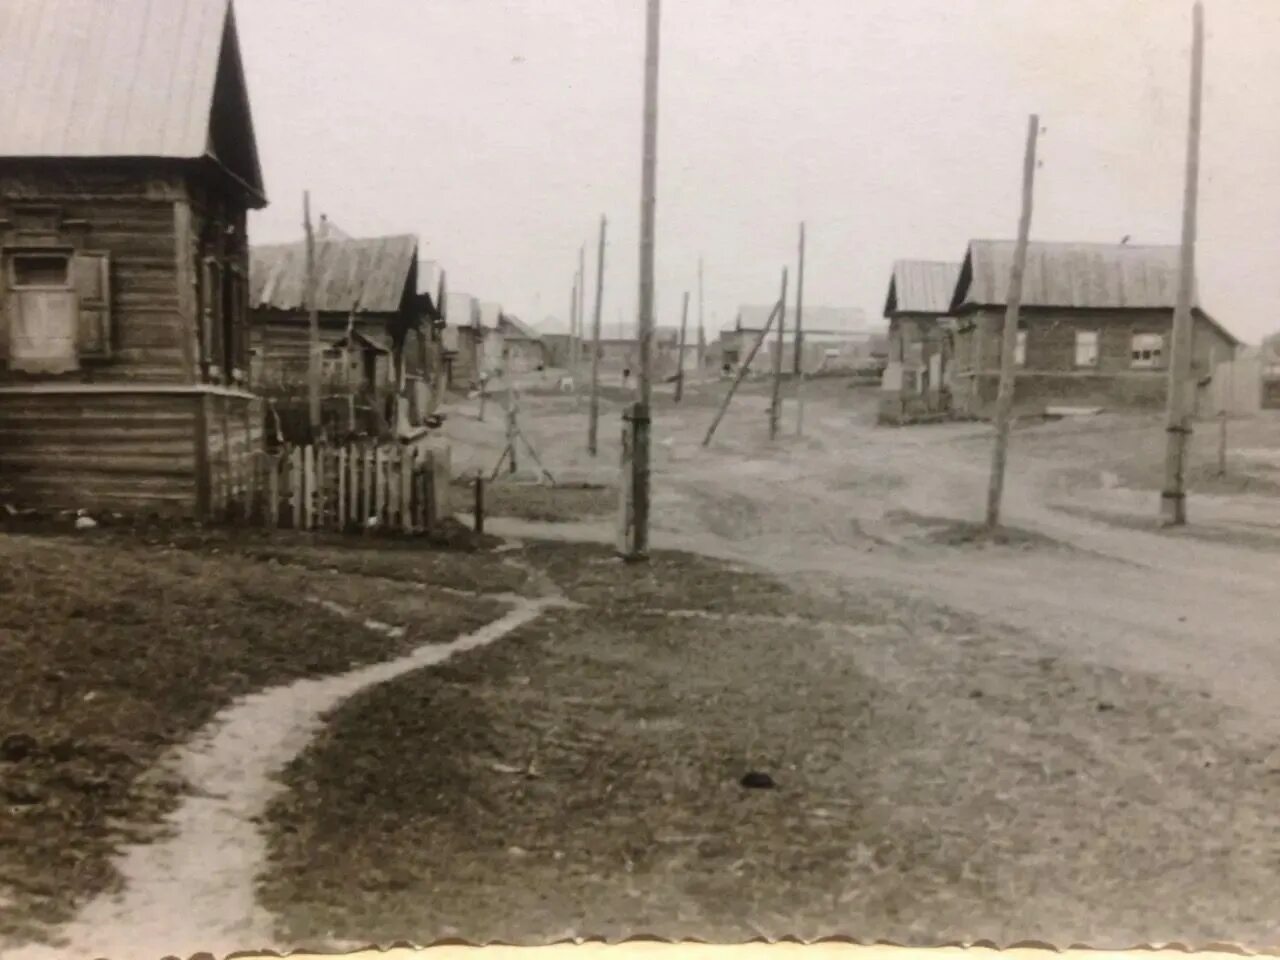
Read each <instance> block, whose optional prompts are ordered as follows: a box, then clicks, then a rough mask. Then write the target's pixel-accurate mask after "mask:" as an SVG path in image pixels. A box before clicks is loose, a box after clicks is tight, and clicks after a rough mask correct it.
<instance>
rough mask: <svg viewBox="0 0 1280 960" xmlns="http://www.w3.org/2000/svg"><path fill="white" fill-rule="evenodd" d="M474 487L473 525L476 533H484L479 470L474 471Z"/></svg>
mask: <svg viewBox="0 0 1280 960" xmlns="http://www.w3.org/2000/svg"><path fill="white" fill-rule="evenodd" d="M475 487H476V489H475V495H476V506H475V524H474V526H475V530H476V533H477V534H483V533H484V477H483V476H482V475H481V473H480V471H479V470H477V471H476V482H475Z"/></svg>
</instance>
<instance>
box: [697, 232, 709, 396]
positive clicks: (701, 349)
mask: <svg viewBox="0 0 1280 960" xmlns="http://www.w3.org/2000/svg"><path fill="white" fill-rule="evenodd" d="M702 308H703V300H702V258H701V257H699V258H698V376H699V377H702V376H704V375H705V374H706V372H707V332H706V327H704V326H703V323H702V319H703V314H702Z"/></svg>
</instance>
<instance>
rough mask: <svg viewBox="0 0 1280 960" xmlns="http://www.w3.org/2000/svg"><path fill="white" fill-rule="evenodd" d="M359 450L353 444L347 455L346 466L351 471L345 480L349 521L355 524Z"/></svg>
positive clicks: (358, 510)
mask: <svg viewBox="0 0 1280 960" xmlns="http://www.w3.org/2000/svg"><path fill="white" fill-rule="evenodd" d="M360 450H361V448H360V447H358V446H354V445H353V446H352V447H351V452H350V454H349V455H348V466H349V469H350V472H351V477H350V479H349V480H348V481H347V494H348V496H350V498H351V509H350V512H349V516H350V522H351V523H355V524H357V525H358V524H359V522H360Z"/></svg>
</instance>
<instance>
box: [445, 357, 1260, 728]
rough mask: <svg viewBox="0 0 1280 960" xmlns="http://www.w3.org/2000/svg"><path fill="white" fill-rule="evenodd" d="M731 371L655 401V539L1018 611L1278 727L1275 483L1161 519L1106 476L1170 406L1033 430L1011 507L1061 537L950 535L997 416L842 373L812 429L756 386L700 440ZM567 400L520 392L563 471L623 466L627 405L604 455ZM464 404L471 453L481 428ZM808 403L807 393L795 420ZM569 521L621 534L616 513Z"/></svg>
mask: <svg viewBox="0 0 1280 960" xmlns="http://www.w3.org/2000/svg"><path fill="white" fill-rule="evenodd" d="M719 389H720V388H719V387H718V386H716V387H711V388H709V389H707V390H706V391H705V393H704V395H703V396H702V397H701V398H695V400H694V402H692V403H689V404H686V405H684V406H683V407H680V408H677V407H674V406H673V405H672V404H670V403H665V404H664V403H660V404H659V405H658V408H657V410H656V412H655V426H654V435H655V437H656V438H658V442H657V443H656V445H655V451H654V453H655V457H654V473H655V510H654V521H653V522H654V542H655V544H656V545H667V546H673V547H680V548H684V549H691V550H694V551H697V552H701V553H705V554H708V555H713V556H719V557H725V558H731V559H735V560H741V561H747V562H750V563H752V564H755V565H758V566H762V567H764V568H767V569H769V570H770V571H772V572H775V573H778V574H781V575H784V576H786V577H789V578H803V579H804V580H805V581H806V583H807V584H808V585H809V586H810V587H811V588H820V587H823V586H825V587H827V588H842V589H853V590H867V589H875V588H876V587H877V586H880V587H885V588H891V589H893V590H894V591H902V592H907V593H909V594H911V595H912V596H915V597H918V598H920V599H923V600H928V601H932V602H935V603H937V604H939V605H941V606H945V607H948V608H952V609H957V610H962V611H965V612H967V613H970V614H973V615H975V616H977V617H980V618H982V619H984V620H986V621H994V622H999V623H1002V624H1005V625H1008V626H1012V627H1016V628H1018V629H1020V630H1022V631H1024V632H1026V633H1027V634H1028V635H1029V636H1030V637H1032V638H1034V640H1035V641H1036V642H1038V643H1040V644H1043V645H1044V646H1045V647H1046V649H1051V650H1053V651H1054V652H1056V653H1058V654H1060V655H1065V656H1069V657H1072V658H1076V659H1081V660H1088V661H1092V662H1096V663H1099V664H1104V665H1108V666H1115V667H1118V668H1120V669H1124V670H1136V671H1141V672H1143V673H1150V674H1155V675H1159V676H1162V677H1166V678H1171V679H1173V680H1174V681H1175V682H1177V683H1179V684H1181V685H1184V686H1185V687H1186V688H1187V689H1188V691H1189V692H1190V691H1196V692H1198V691H1200V690H1207V691H1209V692H1210V693H1211V694H1212V696H1213V697H1214V698H1215V699H1217V700H1220V701H1221V702H1223V703H1224V704H1228V705H1230V706H1231V707H1233V708H1235V709H1236V710H1237V711H1239V716H1238V718H1239V719H1240V720H1241V721H1242V722H1243V723H1244V725H1245V726H1246V727H1250V728H1252V727H1258V726H1265V727H1267V728H1268V729H1270V730H1273V731H1274V730H1280V591H1277V589H1276V582H1277V574H1280V509H1278V508H1280V499H1277V498H1276V497H1275V496H1272V495H1269V493H1270V491H1268V493H1267V494H1257V495H1249V494H1240V495H1233V496H1228V497H1223V496H1208V497H1196V498H1193V500H1192V502H1191V507H1190V509H1191V515H1192V520H1193V528H1192V529H1191V530H1190V531H1188V533H1186V534H1181V535H1180V534H1170V533H1167V532H1162V531H1160V530H1158V529H1157V528H1156V527H1155V523H1154V518H1155V514H1156V507H1157V494H1156V492H1155V491H1154V490H1147V491H1141V490H1134V489H1127V488H1124V487H1122V486H1118V485H1116V483H1115V482H1114V478H1113V477H1111V476H1109V474H1110V473H1111V471H1112V470H1113V469H1114V468H1115V466H1116V461H1117V459H1121V458H1123V457H1124V455H1126V454H1128V453H1131V452H1132V451H1133V450H1134V449H1136V448H1138V447H1140V446H1142V445H1143V444H1146V445H1147V446H1151V444H1152V443H1153V439H1152V438H1153V436H1154V438H1155V441H1154V442H1155V443H1157V444H1158V441H1159V437H1160V425H1159V422H1158V419H1156V418H1153V417H1136V418H1135V417H1130V418H1125V417H1118V416H1112V417H1100V418H1091V419H1089V420H1084V421H1078V422H1071V421H1059V422H1055V423H1043V424H1038V425H1034V426H1029V427H1025V428H1023V429H1019V430H1018V431H1017V432H1016V435H1015V437H1014V439H1013V442H1012V448H1011V454H1010V465H1009V475H1008V480H1007V485H1006V498H1005V508H1004V519H1005V522H1006V523H1007V524H1009V525H1010V526H1012V527H1015V528H1018V529H1020V530H1024V531H1029V532H1033V533H1035V534H1037V535H1040V536H1042V537H1045V538H1048V539H1049V540H1052V541H1053V542H1054V544H1056V546H1057V548H1056V549H1048V548H1046V549H1007V548H998V547H991V546H989V545H982V546H980V545H976V544H969V545H964V544H961V545H947V543H946V542H945V540H946V534H947V533H951V534H955V533H956V532H957V531H956V528H955V527H954V526H952V527H951V528H950V529H949V530H948V528H947V522H948V521H950V522H953V523H954V522H964V521H968V520H976V519H978V518H980V517H981V515H982V511H983V508H984V504H985V489H986V483H987V476H988V457H989V449H990V447H989V440H988V438H989V430H990V428H989V427H988V426H986V425H982V424H948V425H938V426H921V427H915V428H908V429H898V430H895V429H885V428H877V427H876V426H875V424H874V407H873V404H874V396H873V393H872V392H869V391H853V390H847V389H844V387H843V385H842V384H838V383H835V382H829V383H826V384H819V385H810V388H809V390H808V392H807V394H806V396H807V399H806V414H805V422H806V434H805V436H804V437H803V438H797V437H795V436H794V431H792V434H793V435H791V436H787V437H784V438H783V439H782V440H781V441H780V442H778V443H776V444H772V445H771V444H769V443H768V441H767V437H766V432H765V423H766V419H765V414H766V409H767V403H768V400H767V398H766V397H765V396H764V395H763V388H760V387H757V388H756V389H755V390H754V391H752V392H746V391H744V394H743V395H740V397H739V398H737V399H735V401H734V406H733V407H732V408H731V412H730V414H729V416H728V417H727V418H726V419H725V421H724V423H723V424H722V426H721V428H720V430H719V432H718V433H717V435H716V437H715V438H714V439H713V442H712V445H711V447H710V448H709V449H704V448H703V447H702V446H701V439H702V435H703V433H704V431H705V429H706V425H707V423H709V422H710V419H711V416H712V403H713V402H714V399H715V398H717V397H718V395H719ZM573 403H574V402H573V401H572V400H566V399H561V398H556V399H542V398H535V399H533V400H526V401H525V407H526V415H525V417H524V420H523V423H524V429H525V430H526V432H527V433H528V434H529V435H530V437H531V439H533V441H534V443H535V445H537V446H538V448H539V451H540V455H541V456H542V458H543V459H544V460H545V461H547V462H548V463H549V464H555V465H556V469H557V470H558V471H559V472H561V473H563V474H566V475H568V476H571V477H573V478H585V479H590V478H600V477H603V476H609V475H611V473H612V472H614V471H616V467H615V465H616V463H617V456H618V453H617V445H618V440H617V437H618V434H619V431H620V423H619V420H618V414H617V408H616V405H615V408H614V410H613V411H611V414H610V416H609V417H608V418H606V422H605V425H604V427H603V429H602V431H601V435H602V437H603V438H604V439H605V441H606V442H607V444H608V446H607V447H606V448H605V449H604V450H602V451H601V455H600V457H599V458H598V460H597V461H596V462H592V461H591V460H590V458H587V457H586V456H585V454H584V453H583V451H582V446H583V444H582V440H581V436H580V435H581V434H583V433H584V432H585V427H584V426H583V424H584V423H585V413H584V410H585V407H583V406H580V407H579V408H578V409H576V410H575V409H574V407H573ZM459 413H460V414H461V419H459V421H458V422H457V423H456V424H455V426H454V429H455V431H456V433H455V436H456V437H457V438H458V439H459V440H462V441H464V442H463V444H462V446H461V449H460V450H459V453H460V454H461V459H462V461H463V462H464V463H465V462H466V458H467V456H468V455H469V451H470V452H471V453H474V452H475V451H476V450H477V449H478V448H477V447H476V446H475V445H474V443H473V441H474V438H475V437H476V436H477V433H476V430H475V427H476V425H475V424H472V423H467V422H465V412H462V411H460V412H459ZM794 415H795V405H794V403H793V404H791V405H790V408H789V409H788V410H787V412H786V422H787V424H788V426H791V425H793V424H794ZM494 429H495V430H496V429H497V428H496V427H495V428H494ZM1251 429H1252V431H1253V436H1252V437H1251V439H1258V438H1261V442H1268V441H1269V443H1270V448H1269V451H1268V450H1259V451H1257V459H1256V462H1255V463H1254V464H1253V466H1254V467H1259V464H1260V465H1261V466H1260V469H1261V470H1263V471H1264V472H1265V471H1266V470H1267V469H1270V470H1271V474H1272V476H1273V479H1280V474H1276V471H1275V468H1274V462H1275V461H1274V460H1273V459H1272V460H1268V459H1267V457H1268V453H1270V454H1274V452H1275V450H1276V448H1278V447H1280V423H1277V422H1274V420H1273V421H1263V422H1261V423H1259V424H1255V425H1254V426H1253V427H1252V428H1251ZM1209 430H1212V428H1211V427H1210V428H1209ZM1206 441H1208V442H1210V443H1211V438H1206ZM494 449H496V447H495V448H494ZM1200 456H1201V458H1202V459H1203V457H1204V454H1203V453H1201V454H1200ZM480 459H483V457H481V458H480ZM477 462H478V460H477ZM1268 464H1270V466H1268ZM1081 477H1086V478H1091V481H1090V482H1085V483H1082V482H1080V480H1081ZM574 535H587V536H593V537H612V535H613V532H612V525H611V524H609V523H606V522H598V523H595V524H591V525H587V526H586V527H585V528H582V529H579V530H577V531H574ZM940 535H941V536H940ZM939 540H943V541H944V542H939Z"/></svg>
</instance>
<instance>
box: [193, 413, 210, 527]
mask: <svg viewBox="0 0 1280 960" xmlns="http://www.w3.org/2000/svg"><path fill="white" fill-rule="evenodd" d="M208 404H209V397H208V396H202V397H197V398H196V417H195V420H196V422H195V431H194V442H195V472H196V519H197V520H200V521H204V520H207V519H209V511H210V509H211V507H212V504H211V503H210V502H209V501H210V497H211V490H210V477H209V414H208Z"/></svg>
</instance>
